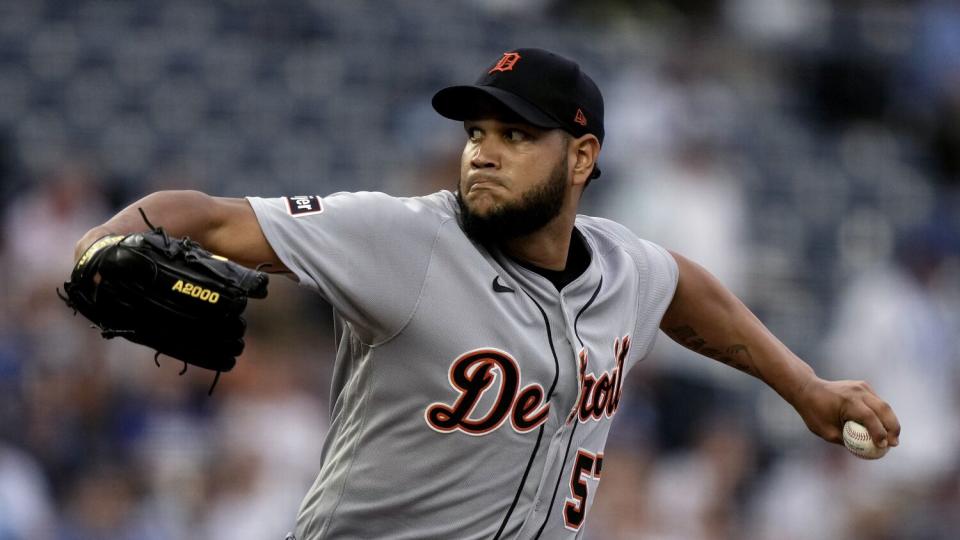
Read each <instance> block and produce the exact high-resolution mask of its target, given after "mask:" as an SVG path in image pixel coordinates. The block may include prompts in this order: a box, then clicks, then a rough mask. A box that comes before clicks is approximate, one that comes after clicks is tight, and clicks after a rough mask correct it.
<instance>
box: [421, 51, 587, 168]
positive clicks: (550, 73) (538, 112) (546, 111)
mask: <svg viewBox="0 0 960 540" xmlns="http://www.w3.org/2000/svg"><path fill="white" fill-rule="evenodd" d="M489 98H493V99H494V100H496V101H498V102H500V103H501V104H503V105H504V106H505V107H507V108H508V109H510V110H511V111H513V112H514V113H515V114H517V115H518V116H519V117H520V118H523V119H524V120H526V121H527V122H529V123H530V124H533V125H535V126H538V127H542V128H548V129H554V128H559V129H562V130H564V131H566V132H568V133H570V134H571V135H573V136H574V137H580V136H582V135H585V134H587V133H592V134H593V135H595V136H596V137H597V139H598V140H599V141H600V143H601V144H603V133H604V132H603V96H602V95H601V94H600V89H599V88H598V87H597V85H596V83H594V82H593V79H591V78H590V77H589V76H588V75H587V74H586V73H584V72H583V71H581V70H580V66H579V65H577V63H576V62H574V61H572V60H568V59H567V58H564V57H562V56H560V55H558V54H554V53H552V52H550V51H546V50H543V49H532V48H530V49H514V50H512V51H508V52H505V53H503V54H502V55H501V56H500V58H499V59H497V61H496V62H494V63H493V64H492V65H491V66H490V67H488V68H487V69H486V70H485V71H484V73H483V74H482V75H481V76H480V78H479V79H477V82H476V83H474V84H473V85H460V86H450V87H447V88H444V89H443V90H440V91H439V92H437V93H436V94H434V96H433V101H432V103H433V108H434V109H436V111H437V112H438V113H440V114H441V115H443V116H445V117H447V118H450V119H451V120H460V121H463V120H469V119H470V118H471V117H472V116H473V115H474V113H475V111H476V110H477V104H478V103H479V102H481V101H484V100H488V99H489ZM597 176H600V169H599V167H597V166H596V165H594V169H593V174H592V175H591V178H595V177H597Z"/></svg>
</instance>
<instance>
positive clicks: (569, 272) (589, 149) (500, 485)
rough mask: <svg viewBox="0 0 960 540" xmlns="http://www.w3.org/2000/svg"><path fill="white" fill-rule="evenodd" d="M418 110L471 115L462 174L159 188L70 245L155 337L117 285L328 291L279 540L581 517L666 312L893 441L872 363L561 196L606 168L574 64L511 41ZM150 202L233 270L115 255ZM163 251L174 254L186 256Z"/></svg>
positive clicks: (807, 403)
mask: <svg viewBox="0 0 960 540" xmlns="http://www.w3.org/2000/svg"><path fill="white" fill-rule="evenodd" d="M433 106H434V108H435V109H436V110H437V111H438V112H439V113H440V114H441V115H443V116H445V117H448V118H451V119H453V120H456V121H459V122H462V123H463V128H464V132H465V133H464V140H465V143H464V148H463V154H462V157H461V170H460V178H459V181H458V182H457V184H456V188H455V190H454V191H441V192H438V193H434V194H432V195H428V196H425V197H409V198H403V197H392V196H389V195H385V194H382V193H336V194H332V195H327V196H320V195H304V196H295V197H278V198H258V197H248V198H246V199H227V198H217V197H211V196H208V195H205V194H202V193H198V192H159V193H154V194H152V195H149V196H147V197H145V198H144V199H142V200H140V201H137V202H136V203H134V204H133V205H131V206H130V207H129V208H127V209H125V210H123V211H121V212H120V213H119V214H117V215H116V216H115V217H113V218H112V219H110V220H109V221H107V222H106V223H105V224H103V225H101V226H99V227H96V228H94V229H92V230H91V231H89V232H88V233H87V234H86V235H85V236H84V237H83V238H82V239H81V240H80V241H79V242H78V244H77V251H76V258H77V260H78V267H80V270H81V271H80V272H77V271H75V272H74V276H73V279H72V281H71V284H68V300H74V298H73V296H72V295H70V292H71V291H74V292H77V291H78V290H79V291H81V292H84V293H85V294H84V295H82V296H80V297H79V298H78V299H76V300H74V302H75V303H80V302H82V301H87V302H88V303H89V304H91V305H92V306H93V307H90V308H87V312H89V313H92V314H93V317H91V318H94V320H95V321H98V324H101V327H102V328H104V329H105V331H106V330H110V331H113V332H114V333H113V334H112V335H120V336H124V337H131V339H135V338H139V339H140V342H142V343H146V344H148V345H151V346H153V347H155V348H158V350H160V352H165V351H163V350H161V349H160V347H162V346H163V340H162V339H153V340H150V339H145V338H143V335H144V330H143V329H142V328H141V327H140V326H137V324H136V323H137V321H126V320H124V319H123V318H119V319H118V318H117V317H111V316H110V315H109V314H110V312H111V311H110V310H111V309H120V308H119V307H116V306H123V305H126V304H127V303H129V302H126V301H121V300H122V299H123V298H125V297H124V295H125V294H127V293H126V291H128V290H136V291H138V293H137V294H138V295H140V296H144V295H146V296H147V297H148V298H153V297H154V296H155V297H161V298H166V297H168V296H169V297H172V298H175V299H176V300H178V301H180V302H181V303H177V304H176V309H175V311H176V312H178V313H183V312H187V313H188V314H189V315H190V317H185V316H181V317H179V318H178V319H177V321H187V322H186V323H184V322H181V323H179V324H181V325H183V324H195V323H193V322H190V321H197V320H209V319H210V317H221V318H222V316H221V315H220V314H219V312H217V311H215V310H214V309H213V308H212V306H216V305H217V304H216V302H211V298H213V295H214V294H217V293H219V297H220V298H226V297H227V296H228V295H227V294H226V293H225V292H222V291H223V290H227V289H229V290H240V291H246V293H247V295H248V296H251V297H260V296H263V295H264V294H265V292H266V291H265V278H261V277H260V276H259V273H252V272H254V271H253V270H245V268H246V267H254V266H257V265H263V264H267V265H268V266H265V267H263V268H265V269H266V270H268V271H269V272H274V273H286V274H287V275H289V276H290V277H292V278H293V279H296V280H297V281H298V282H299V283H300V285H302V286H303V287H306V288H308V289H310V290H312V291H314V292H316V293H317V294H319V295H321V296H322V297H323V298H324V299H326V300H327V301H328V302H329V303H330V304H332V305H333V307H334V308H335V310H336V314H337V323H338V324H337V326H336V332H337V338H338V343H339V346H338V348H337V358H336V364H335V367H334V381H333V386H334V388H333V394H332V395H333V397H332V403H331V430H330V433H329V435H328V438H327V440H326V443H325V444H324V447H323V449H322V451H320V450H319V449H318V467H319V474H318V476H317V479H316V481H315V482H314V484H313V486H312V488H311V489H310V491H309V492H308V493H307V494H306V496H305V498H304V499H303V503H302V505H301V507H300V510H299V513H298V515H297V518H296V530H295V533H293V534H292V535H290V536H289V537H288V538H294V537H295V538H296V539H298V540H317V539H321V538H387V537H389V538H393V539H404V538H410V539H424V538H436V539H450V538H468V539H474V538H476V539H480V538H483V539H490V538H494V539H496V538H522V539H530V538H549V539H559V538H575V537H577V535H578V533H579V532H580V531H581V530H582V529H583V528H584V526H585V523H586V519H587V516H588V514H589V511H590V506H591V504H592V503H593V501H594V498H595V496H596V493H597V489H598V487H599V484H600V483H601V481H602V479H603V477H604V475H606V474H610V472H609V471H607V470H605V468H604V444H605V442H606V439H607V434H608V432H609V429H610V425H611V421H612V419H613V417H614V416H615V415H616V414H617V411H618V409H619V406H620V403H621V400H622V397H623V392H624V380H625V378H626V377H627V374H628V373H629V371H630V369H631V368H632V367H633V366H634V365H636V363H637V362H639V361H640V360H641V359H642V358H643V357H644V356H645V355H646V354H647V353H648V352H649V351H650V349H651V347H652V345H653V341H654V339H655V337H656V336H657V334H658V331H659V330H663V331H664V332H665V333H666V334H667V335H669V336H670V337H671V338H673V339H674V340H676V341H678V342H680V343H681V344H683V345H685V346H686V347H689V348H691V349H693V350H695V351H698V352H699V353H701V354H703V355H704V356H707V357H709V358H712V359H714V360H717V361H720V362H723V363H725V364H728V365H730V366H731V367H733V368H736V369H738V370H740V371H743V372H745V373H747V374H750V375H752V376H754V377H757V378H759V379H761V380H763V381H764V382H765V383H767V384H768V385H769V386H770V387H772V388H773V390H775V391H776V392H777V393H778V394H780V396H782V397H783V399H785V400H786V401H788V402H789V403H790V404H791V405H793V407H794V408H795V409H796V410H797V412H798V413H799V414H800V416H801V417H802V418H803V420H804V421H805V422H806V425H807V426H808V427H809V428H810V430H811V431H813V432H814V433H815V434H817V435H819V436H820V437H822V438H824V439H826V440H827V441H830V442H834V443H837V442H839V441H840V440H841V427H842V426H843V424H844V422H845V421H846V420H855V421H857V422H859V423H861V424H863V425H864V426H866V427H867V428H868V430H869V432H870V435H871V437H872V438H873V440H874V441H875V442H876V443H877V444H878V445H881V446H886V445H889V446H896V445H897V442H898V436H899V432H900V426H899V424H898V421H897V418H896V416H895V415H894V413H893V411H892V410H891V408H890V407H889V405H887V404H886V403H885V402H883V401H882V400H881V399H880V398H879V397H877V396H876V395H875V394H874V392H873V391H872V390H871V389H870V387H869V386H868V385H867V384H866V383H864V382H859V381H826V380H823V379H820V378H818V377H817V376H816V375H815V374H814V372H813V370H812V369H811V368H810V367H809V366H808V365H807V364H806V363H804V362H803V361H802V360H801V359H800V358H798V357H797V356H795V355H794V354H793V353H791V352H790V350H788V349H787V347H786V346H784V345H783V344H782V343H781V342H780V341H779V340H778V339H777V338H776V337H774V336H773V335H772V334H771V333H770V332H769V331H768V330H767V329H766V328H765V327H764V326H763V324H762V323H761V322H760V321H759V320H758V319H757V318H756V317H755V316H754V315H753V314H752V313H751V312H750V311H749V310H748V309H747V308H746V307H745V306H744V305H743V304H742V303H741V302H740V301H739V300H738V299H737V298H735V297H734V296H733V295H732V294H731V293H730V292H729V291H727V290H726V289H725V288H724V287H723V286H722V285H721V284H720V283H719V282H718V281H717V280H716V279H714V278H713V277H712V276H711V275H710V274H709V273H708V272H707V271H705V270H704V269H703V268H701V267H700V266H698V265H697V264H695V263H693V262H691V261H689V260H687V259H685V258H684V257H683V256H681V255H679V254H676V253H671V252H669V251H667V250H665V249H664V248H662V247H660V246H657V245H654V244H652V243H650V242H647V241H644V240H641V239H639V238H637V237H636V236H635V235H633V234H632V233H631V232H629V231H628V230H627V229H625V228H624V227H622V226H620V225H618V224H617V223H614V222H612V221H609V220H606V219H603V218H599V217H590V216H584V215H578V214H577V207H578V204H579V201H580V196H581V194H582V193H583V190H584V189H585V188H586V187H587V184H589V183H590V182H591V181H593V180H594V179H595V178H597V177H598V176H599V174H600V169H599V167H598V158H599V155H600V149H601V146H602V143H603V139H604V128H603V114H604V111H603V99H602V97H601V94H600V90H599V89H598V88H597V86H596V84H594V82H593V80H592V79H591V78H590V77H588V76H587V75H586V74H585V73H584V72H583V71H581V70H580V67H579V66H578V65H577V64H576V63H574V62H572V61H570V60H568V59H565V58H563V57H561V56H558V55H556V54H553V53H550V52H548V51H544V50H540V49H516V50H511V51H509V52H506V53H504V54H503V55H502V56H500V57H499V58H497V59H496V60H495V61H494V62H493V63H492V64H491V65H489V66H488V67H486V68H485V69H483V71H482V73H481V74H480V77H479V79H478V80H477V81H476V83H475V84H473V85H464V86H453V87H449V88H445V89H443V90H441V91H440V92H438V93H437V94H436V95H435V96H434V98H433ZM138 209H139V211H138ZM141 213H142V214H143V215H141ZM144 216H146V217H148V218H149V219H150V220H152V221H153V222H154V223H157V224H160V225H162V226H163V227H164V231H161V232H163V235H162V236H163V237H164V238H167V236H168V235H169V236H170V237H173V238H174V239H175V238H178V237H181V236H189V237H190V238H192V239H193V241H196V242H198V243H199V245H201V246H203V248H204V249H205V250H209V252H207V251H203V252H202V253H200V254H199V255H196V254H195V255H194V257H193V258H194V260H202V261H206V260H207V259H208V258H209V257H213V256H212V255H210V254H211V253H216V254H218V255H219V256H222V257H225V258H226V259H229V260H230V261H233V262H230V264H231V265H234V266H236V268H233V266H231V267H230V268H231V273H226V272H225V271H223V270H222V269H220V267H217V268H216V269H217V270H218V272H220V273H221V274H222V275H223V280H229V281H230V283H229V286H225V285H222V284H221V283H222V282H223V280H221V281H218V279H217V275H219V274H218V273H217V272H207V273H195V274H190V273H189V272H186V273H185V274H183V275H181V276H179V277H177V276H172V277H170V278H169V279H167V280H166V281H163V282H162V283H160V282H155V281H150V280H152V279H154V278H153V277H152V276H154V275H155V273H151V272H150V271H149V270H150V268H153V266H150V265H149V264H147V263H146V262H144V260H145V259H147V260H149V261H151V264H153V265H157V264H160V263H158V262H156V260H157V259H161V255H162V254H163V253H166V252H164V251H163V249H162V246H163V242H162V239H160V238H159V237H153V238H154V240H156V242H157V243H158V245H159V246H160V247H161V249H159V251H160V253H161V255H154V256H153V257H152V258H145V257H144V256H142V255H138V256H134V255H128V256H127V257H126V259H124V258H122V257H118V256H117V255H116V250H119V249H128V250H132V249H134V248H136V247H137V246H140V245H142V244H143V242H144V235H147V236H149V235H156V234H158V233H157V231H156V230H153V231H150V230H147V229H148V227H147V226H146V225H145V221H144ZM103 239H107V240H106V241H104V240H103ZM97 240H101V241H100V242H97ZM168 240H169V241H172V242H173V243H174V244H176V242H177V241H176V240H170V239H168ZM193 241H190V242H193ZM167 245H168V247H169V244H167ZM185 245H187V246H192V245H193V243H190V244H185ZM91 250H92V254H91ZM168 251H171V250H169V249H168ZM171 252H172V251H171ZM171 257H174V259H175V260H174V262H173V263H169V262H168V263H167V264H168V265H172V266H178V265H181V264H186V263H185V262H183V263H181V259H183V260H184V261H186V260H187V259H189V257H185V256H183V255H182V254H181V255H178V254H176V253H173V255H171ZM176 257H179V258H176ZM222 257H221V258H222ZM217 260H219V259H217ZM97 261H99V262H97ZM95 263H96V264H102V265H104V266H103V267H102V269H101V270H100V272H99V273H98V272H97V271H96V269H97V268H98V266H96V264H95ZM124 263H126V265H125V264H124ZM90 265H94V266H90ZM208 266H209V265H208ZM131 268H132V269H134V270H136V271H133V270H130V271H128V269H131ZM144 268H146V270H144ZM137 269H139V270H137ZM107 270H109V271H107ZM244 271H246V272H250V273H252V274H246V273H244ZM197 272H199V271H197ZM176 280H179V281H180V282H181V283H180V287H179V290H175V289H176V287H177V281H176ZM144 281H146V282H148V283H147V285H139V286H136V287H134V285H133V284H132V282H140V283H142V282H144ZM105 284H110V287H105ZM188 285H189V289H186V287H187V286H188ZM78 287H80V289H78ZM185 289H186V291H185ZM77 294H79V293H77ZM118 298H120V299H121V300H117V299H118ZM111 299H112V300H111ZM188 300H189V301H190V302H192V303H193V304H195V305H196V306H197V308H196V311H192V309H193V308H191V305H193V304H189V303H187V301H188ZM94 308H96V309H94ZM204 310H205V311H204ZM87 312H85V313H84V314H87ZM88 316H89V315H88ZM96 317H99V319H97V318H96ZM163 317H164V315H163V313H158V314H157V315H156V316H155V318H157V319H160V320H164V319H163ZM230 318H231V319H230V320H233V319H234V318H236V315H235V313H234V314H231V315H230ZM104 320H106V321H107V322H103V321H104ZM221 322H223V321H221ZM214 326H217V327H218V328H219V326H224V327H228V328H230V329H232V331H233V332H234V333H233V334H229V336H230V339H229V340H228V343H229V344H230V346H231V347H232V348H230V349H229V350H226V351H215V352H216V354H219V355H220V356H224V357H228V359H229V360H228V361H225V362H224V363H216V364H214V365H213V366H211V365H209V364H208V365H206V366H203V367H210V368H212V369H218V368H222V367H224V366H227V369H229V367H232V362H233V359H234V357H235V356H236V355H237V354H239V351H238V349H237V346H236V336H235V335H234V334H235V333H236V332H235V330H236V328H235V327H236V325H235V324H233V325H232V326H231V325H230V324H216V325H214ZM241 333H242V329H241ZM135 340H136V339H135ZM241 348H242V341H241ZM172 354H173V355H175V356H176V355H179V356H177V357H178V358H184V359H185V361H187V362H188V363H197V364H200V365H202V361H200V359H198V355H196V354H194V355H192V356H191V355H190V354H186V353H185V352H183V351H173V352H172ZM211 354H213V353H211ZM201 356H202V355H201ZM220 370H222V369H218V371H220Z"/></svg>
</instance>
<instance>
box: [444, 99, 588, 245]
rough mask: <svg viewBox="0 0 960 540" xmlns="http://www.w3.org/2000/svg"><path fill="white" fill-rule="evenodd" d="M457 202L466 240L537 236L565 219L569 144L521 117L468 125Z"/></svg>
mask: <svg viewBox="0 0 960 540" xmlns="http://www.w3.org/2000/svg"><path fill="white" fill-rule="evenodd" d="M464 129H465V130H466V132H467V143H466V145H465V146H464V149H463V155H462V157H461V160H460V184H459V190H458V194H457V199H458V201H459V203H460V209H461V211H462V215H463V222H464V229H465V231H466V232H467V234H468V235H469V236H470V237H472V238H474V239H476V240H479V241H483V242H487V241H493V242H497V241H502V240H508V239H511V238H516V237H518V236H523V235H526V234H529V233H532V232H534V231H536V230H538V229H540V228H541V227H543V226H544V225H546V224H547V223H548V222H549V221H550V220H552V219H553V218H554V217H556V216H557V214H559V213H560V210H561V207H562V206H563V202H564V200H565V198H566V195H567V191H568V189H569V187H570V186H569V180H570V174H569V169H568V165H567V143H568V140H569V138H568V137H565V136H564V133H563V132H562V131H561V130H558V129H553V130H547V129H541V128H538V127H535V126H532V125H530V124H527V123H524V122H523V121H522V120H520V119H519V118H516V117H510V116H506V115H503V114H497V115H486V116H483V117H481V118H478V119H477V120H468V121H465V122H464Z"/></svg>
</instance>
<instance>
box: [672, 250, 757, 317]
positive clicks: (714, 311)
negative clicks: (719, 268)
mask: <svg viewBox="0 0 960 540" xmlns="http://www.w3.org/2000/svg"><path fill="white" fill-rule="evenodd" d="M670 255H672V256H673V258H674V260H676V261H677V270H678V275H679V277H678V279H677V288H676V292H675V293H674V295H673V300H672V301H671V302H670V306H669V307H668V308H667V311H666V313H664V316H663V319H662V320H661V322H660V328H661V329H662V330H664V331H668V330H670V329H672V328H677V327H682V326H687V325H690V324H691V323H694V322H698V321H701V320H703V319H712V322H713V323H717V322H721V321H722V319H724V315H727V314H729V313H730V312H731V311H732V310H735V308H736V307H738V306H739V305H742V304H741V302H740V301H739V300H738V299H737V298H736V296H734V295H733V293H731V292H730V291H729V290H727V288H726V287H724V286H723V284H722V283H720V281H719V280H717V278H715V277H714V276H713V275H712V274H710V272H708V271H707V270H706V269H705V268H703V267H702V266H700V265H699V264H697V263H695V262H693V261H691V260H690V259H688V258H686V257H684V256H683V255H680V254H679V253H676V252H674V251H671V252H670ZM668 333H669V332H668Z"/></svg>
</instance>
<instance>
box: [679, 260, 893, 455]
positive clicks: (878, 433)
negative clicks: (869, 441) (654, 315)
mask: <svg viewBox="0 0 960 540" xmlns="http://www.w3.org/2000/svg"><path fill="white" fill-rule="evenodd" d="M672 255H673V257H674V258H675V259H676V261H677V265H678V266H679V269H680V278H679V282H678V284H677V291H676V293H675V294H674V298H673V301H672V302H671V304H670V307H669V308H668V309H667V312H666V314H665V315H664V317H663V320H662V321H661V323H660V328H661V329H662V330H663V331H664V332H665V333H666V334H667V335H668V336H670V337H671V338H672V339H673V340H674V341H676V342H677V343H680V344H681V345H683V346H684V347H687V348H688V349H691V350H693V351H696V352H698V353H700V354H702V355H704V356H708V357H710V358H713V359H714V360H718V361H720V362H723V363H724V364H727V365H729V366H731V367H734V368H736V369H739V370H740V371H743V372H745V373H749V374H750V375H753V376H754V377H757V378H758V379H760V380H762V381H764V382H765V383H767V384H768V385H769V386H770V387H771V388H773V389H774V390H775V391H776V392H777V393H778V394H780V396H781V397H783V399H785V400H786V401H787V402H788V403H790V404H791V405H792V406H793V407H794V408H795V409H796V410H797V412H798V413H799V414H800V416H801V417H802V418H803V420H804V422H805V423H806V425H807V427H808V428H810V431H812V432H813V433H816V434H817V435H819V436H820V437H823V438H824V439H826V440H828V441H830V442H834V443H839V442H841V441H842V439H841V430H842V428H843V423H844V422H845V421H846V420H855V421H857V422H859V423H861V424H863V425H864V426H865V427H866V428H867V429H868V430H869V431H870V435H871V437H872V438H873V440H874V442H875V443H877V444H878V445H880V446H884V445H885V444H887V443H889V444H890V445H891V446H896V445H897V444H898V442H899V441H898V438H899V435H900V423H899V422H898V421H897V417H896V415H895V414H894V412H893V410H892V409H891V408H890V406H889V405H888V404H887V403H885V402H884V401H883V400H881V399H880V398H879V397H877V395H876V394H875V393H874V392H873V390H872V389H871V388H870V386H869V385H868V384H867V383H865V382H863V381H826V380H823V379H820V378H819V377H817V376H816V374H815V373H814V371H813V369H812V368H811V367H810V366H809V365H807V364H806V363H805V362H804V361H803V360H801V359H800V358H799V357H798V356H797V355H795V354H793V352H791V351H790V349H788V348H787V346H786V345H784V344H783V343H782V342H781V341H780V340H779V339H777V337H776V336H774V335H773V334H772V333H771V332H770V331H769V330H768V329H767V328H766V327H765V326H764V325H763V323H761V322H760V320H759V319H757V317H756V316H755V315H754V314H753V313H751V312H750V310H749V309H747V307H746V306H745V305H744V304H743V302H741V301H740V300H739V299H738V298H737V297H736V296H734V295H733V293H731V292H730V291H729V290H727V288H726V287H724V286H723V285H722V284H721V283H720V282H719V281H718V280H717V279H716V278H714V277H713V276H712V275H710V273H709V272H707V271H706V270H704V269H703V267H701V266H699V265H698V264H696V263H694V262H692V261H690V260H689V259H687V258H685V257H683V256H682V255H679V254H677V253H672ZM881 441H883V442H881Z"/></svg>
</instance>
